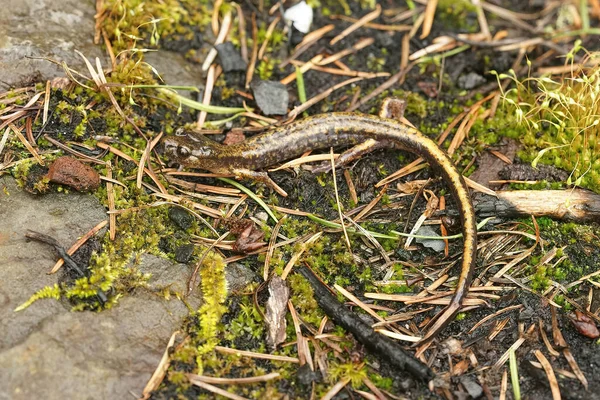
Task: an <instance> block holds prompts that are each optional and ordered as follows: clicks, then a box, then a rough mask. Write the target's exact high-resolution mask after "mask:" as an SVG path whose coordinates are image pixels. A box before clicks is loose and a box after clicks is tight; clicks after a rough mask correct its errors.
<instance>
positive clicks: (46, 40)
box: [0, 0, 110, 91]
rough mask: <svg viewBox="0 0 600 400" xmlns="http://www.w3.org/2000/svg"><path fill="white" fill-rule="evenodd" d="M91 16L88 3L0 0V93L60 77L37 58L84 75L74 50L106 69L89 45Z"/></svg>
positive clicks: (103, 57)
mask: <svg viewBox="0 0 600 400" xmlns="http://www.w3.org/2000/svg"><path fill="white" fill-rule="evenodd" d="M94 14H96V9H95V7H94V2H89V1H84V2H82V1H79V0H19V1H14V0H0V90H1V91H4V90H7V89H8V88H10V87H14V86H19V85H22V84H24V83H31V81H32V79H34V80H35V81H45V80H47V79H52V78H54V77H57V76H64V71H63V69H62V68H61V67H60V66H59V65H56V64H54V63H51V62H49V61H47V60H43V59H40V58H41V57H47V58H51V59H53V60H56V61H59V62H60V61H64V62H65V63H67V65H68V66H69V67H71V68H74V69H76V70H79V71H81V72H83V73H86V74H87V68H86V66H85V64H84V62H83V59H82V58H81V57H80V56H79V55H77V53H75V50H79V51H80V52H81V53H82V54H84V55H85V56H86V57H88V58H90V59H92V60H93V59H94V58H95V57H99V58H100V60H101V61H102V64H103V65H104V66H109V65H110V60H109V59H108V58H107V57H106V53H105V52H104V51H102V49H101V48H100V47H99V46H96V45H94V43H93V41H94ZM92 63H93V62H92Z"/></svg>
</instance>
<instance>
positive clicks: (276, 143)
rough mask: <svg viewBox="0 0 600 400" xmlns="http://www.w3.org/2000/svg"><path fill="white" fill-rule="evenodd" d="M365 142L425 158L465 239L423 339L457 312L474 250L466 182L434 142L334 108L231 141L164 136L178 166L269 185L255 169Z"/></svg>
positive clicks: (474, 234) (474, 228)
mask: <svg viewBox="0 0 600 400" xmlns="http://www.w3.org/2000/svg"><path fill="white" fill-rule="evenodd" d="M366 141H370V142H371V143H377V144H378V147H382V146H385V147H388V148H394V149H401V150H405V151H408V152H411V153H414V154H416V155H418V156H420V157H422V158H423V159H425V160H426V161H427V162H428V163H429V165H430V166H431V167H432V168H433V169H434V170H437V172H438V173H439V174H440V176H441V177H442V179H443V180H444V182H445V183H446V185H448V188H449V190H450V192H451V193H452V195H453V196H454V199H455V201H456V203H457V207H458V211H459V214H460V220H461V225H462V234H463V240H464V241H463V255H462V262H461V271H460V275H459V278H458V282H457V284H456V290H455V292H454V295H453V297H452V299H451V301H450V304H449V305H448V306H447V307H446V308H445V309H444V310H443V311H442V312H441V313H439V314H438V316H437V317H436V318H435V319H434V321H433V322H432V323H431V325H430V327H429V328H428V330H427V332H426V333H425V335H424V337H423V339H422V340H421V342H426V341H429V340H431V339H432V338H433V337H434V336H435V335H436V334H437V333H439V332H440V331H441V330H443V329H444V328H445V327H446V325H448V324H449V323H450V322H451V321H452V320H453V319H454V316H455V315H456V314H457V313H458V311H459V309H460V307H461V304H462V302H463V299H464V298H465V297H466V295H467V292H468V289H469V286H470V284H471V276H472V273H473V269H474V266H475V262H476V250H477V226H476V220H475V212H474V209H473V205H472V203H471V198H470V196H469V191H468V188H467V185H466V183H465V181H464V179H463V177H462V175H461V173H460V172H459V171H458V169H457V168H456V167H455V166H454V164H453V163H452V160H451V159H450V157H449V156H448V155H447V154H446V153H445V152H444V151H443V150H442V149H441V148H440V147H438V145H437V144H436V143H435V142H434V141H432V140H431V139H429V138H428V137H426V136H424V135H423V134H421V133H420V132H419V131H417V130H416V129H414V128H412V127H409V126H408V125H405V124H403V123H401V122H399V121H397V120H395V119H390V118H383V117H380V116H373V115H362V114H353V113H344V112H333V113H328V114H322V115H316V116H312V117H308V118H304V119H302V120H298V121H295V122H292V123H290V124H287V125H282V126H277V127H275V128H273V129H270V130H269V131H267V132H265V133H262V134H259V135H256V136H253V137H251V138H249V139H247V140H245V141H243V142H241V143H238V144H233V145H229V146H226V145H222V144H220V143H217V142H215V141H213V140H211V139H209V138H207V137H206V136H204V135H197V136H190V135H187V136H171V137H168V138H166V139H165V140H164V145H165V153H166V154H167V156H168V157H169V158H170V159H171V160H173V161H175V162H177V163H178V164H180V165H182V166H185V167H188V168H199V169H204V170H208V171H211V172H214V173H219V174H230V175H235V176H236V177H238V178H251V179H254V180H259V181H262V182H265V183H267V184H269V185H271V186H273V185H274V182H272V181H271V180H270V178H269V177H268V175H267V174H266V173H265V172H259V171H256V170H260V169H262V168H265V167H267V166H270V165H273V164H276V163H279V162H282V161H285V160H288V159H291V158H294V157H296V156H299V155H301V154H302V153H304V152H306V151H308V150H317V149H322V148H330V147H342V146H353V145H357V144H360V143H364V142H366ZM275 187H277V186H276V185H275Z"/></svg>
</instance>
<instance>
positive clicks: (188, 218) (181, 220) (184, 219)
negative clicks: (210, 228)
mask: <svg viewBox="0 0 600 400" xmlns="http://www.w3.org/2000/svg"><path fill="white" fill-rule="evenodd" d="M169 219H170V220H171V221H173V222H174V223H175V224H176V225H177V226H178V227H180V228H181V229H183V230H186V229H189V228H190V227H191V226H192V222H194V217H193V216H192V214H190V213H189V212H187V211H186V210H185V209H183V208H181V207H175V206H173V207H171V208H169Z"/></svg>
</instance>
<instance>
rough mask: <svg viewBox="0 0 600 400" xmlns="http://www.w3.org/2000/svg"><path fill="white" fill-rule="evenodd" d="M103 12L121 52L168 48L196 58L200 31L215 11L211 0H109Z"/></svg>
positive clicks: (106, 28) (105, 25) (110, 36)
mask: <svg viewBox="0 0 600 400" xmlns="http://www.w3.org/2000/svg"><path fill="white" fill-rule="evenodd" d="M224 7H226V6H225V5H224ZM99 15H100V21H101V23H102V28H103V30H104V31H105V32H106V34H107V36H108V39H109V40H110V42H111V44H112V46H113V49H115V50H117V51H121V50H129V49H132V48H136V47H137V48H142V47H146V48H157V47H166V48H168V49H170V50H176V51H180V52H181V53H183V54H184V55H186V56H188V57H192V56H194V55H195V54H196V51H197V50H198V49H200V47H201V40H200V32H202V31H204V29H205V27H207V26H208V24H209V23H210V20H211V15H212V12H211V10H210V9H209V2H208V1H195V0H164V1H146V0H107V1H104V2H103V7H102V9H101V10H100V12H99Z"/></svg>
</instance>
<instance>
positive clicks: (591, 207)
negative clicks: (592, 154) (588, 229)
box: [473, 189, 600, 222]
mask: <svg viewBox="0 0 600 400" xmlns="http://www.w3.org/2000/svg"><path fill="white" fill-rule="evenodd" d="M496 195H497V197H493V196H488V195H486V194H481V193H477V194H475V195H474V196H473V205H474V207H475V212H476V213H477V215H478V217H479V218H487V217H499V218H509V217H522V216H529V215H533V216H535V217H550V218H553V219H558V220H567V221H575V222H594V221H600V195H598V194H595V193H593V192H590V191H588V190H583V189H575V190H505V191H497V192H496Z"/></svg>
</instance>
